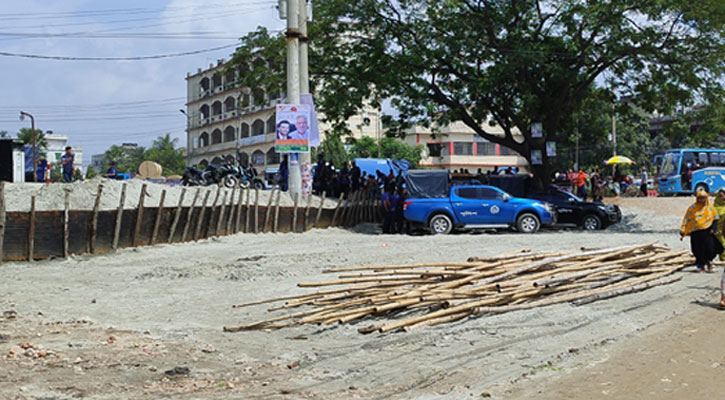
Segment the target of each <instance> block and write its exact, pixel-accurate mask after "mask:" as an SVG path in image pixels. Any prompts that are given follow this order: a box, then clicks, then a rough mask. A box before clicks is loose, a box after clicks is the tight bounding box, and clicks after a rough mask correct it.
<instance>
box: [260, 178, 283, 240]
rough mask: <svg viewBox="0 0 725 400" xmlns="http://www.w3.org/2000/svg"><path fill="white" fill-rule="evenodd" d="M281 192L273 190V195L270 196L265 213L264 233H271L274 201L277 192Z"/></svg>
mask: <svg viewBox="0 0 725 400" xmlns="http://www.w3.org/2000/svg"><path fill="white" fill-rule="evenodd" d="M277 191H279V189H274V190H272V193H270V194H269V201H268V202H267V209H266V210H265V212H264V225H263V226H262V232H264V233H267V232H269V228H268V227H269V218H270V217H271V216H272V200H274V195H275V192H277Z"/></svg>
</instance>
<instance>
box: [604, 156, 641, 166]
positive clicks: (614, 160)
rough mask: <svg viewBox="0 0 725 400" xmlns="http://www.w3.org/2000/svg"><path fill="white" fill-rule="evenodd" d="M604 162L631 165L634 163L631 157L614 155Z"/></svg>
mask: <svg viewBox="0 0 725 400" xmlns="http://www.w3.org/2000/svg"><path fill="white" fill-rule="evenodd" d="M604 164H606V165H612V164H627V165H631V164H634V161H632V160H631V159H630V158H629V157H625V156H614V157H612V158H610V159H609V160H607V161H605V162H604Z"/></svg>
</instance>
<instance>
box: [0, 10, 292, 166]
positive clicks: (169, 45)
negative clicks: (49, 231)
mask: <svg viewBox="0 0 725 400" xmlns="http://www.w3.org/2000/svg"><path fill="white" fill-rule="evenodd" d="M0 4H1V5H2V7H0V70H1V71H2V73H1V74H0V131H7V132H8V133H10V135H11V136H15V134H16V133H17V132H18V131H19V130H20V128H26V127H27V128H30V120H29V119H25V121H20V120H19V116H20V111H24V112H27V113H30V114H32V115H33V116H34V117H35V124H36V129H41V130H43V131H53V133H55V134H63V135H67V136H69V142H70V143H69V144H70V145H71V146H83V161H84V164H85V165H88V164H89V163H90V161H91V155H93V154H99V153H103V152H104V151H105V150H106V149H107V148H109V147H110V146H111V145H114V144H121V143H129V142H130V143H138V144H139V145H141V146H150V145H151V144H152V143H153V140H154V139H155V138H157V137H158V136H161V135H164V134H166V133H170V134H171V135H172V137H174V138H178V139H179V142H178V145H179V146H183V147H185V146H186V134H185V129H186V117H185V116H184V115H183V114H181V113H180V112H179V110H180V109H185V108H186V107H185V103H186V81H185V77H186V74H187V73H189V72H190V73H195V72H196V71H197V69H198V68H202V69H204V68H208V67H209V64H212V63H216V60H218V59H220V58H227V59H228V58H229V55H230V54H231V53H232V52H233V51H234V47H233V46H234V44H236V43H238V38H239V37H241V36H244V35H245V34H246V33H248V32H250V31H254V30H256V28H257V27H258V26H265V27H267V28H268V29H270V30H282V29H283V28H284V26H285V23H284V21H282V20H280V19H279V17H278V13H277V10H276V8H275V6H276V4H277V1H276V0H237V1H231V2H223V1H221V0H208V1H202V0H125V1H98V0H96V1H89V0H85V1H81V0H25V1H22V2H20V1H11V0H0ZM221 46H230V47H227V48H224V49H219V50H214V51H209V52H201V53H198V54H193V55H184V56H178V57H168V58H160V59H150V60H132V61H131V60H128V61H126V60H123V61H117V60H113V61H100V60H55V59H41V58H25V57H19V56H17V55H32V56H53V57H56V56H57V57H70V58H78V57H85V58H108V57H114V58H129V57H145V56H156V55H167V54H178V53H186V52H195V51H199V50H206V49H212V48H218V47H221Z"/></svg>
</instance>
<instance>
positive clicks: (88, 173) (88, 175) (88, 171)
mask: <svg viewBox="0 0 725 400" xmlns="http://www.w3.org/2000/svg"><path fill="white" fill-rule="evenodd" d="M96 176H98V172H96V169H95V168H93V166H92V165H89V166H88V168H86V179H93V178H95V177H96Z"/></svg>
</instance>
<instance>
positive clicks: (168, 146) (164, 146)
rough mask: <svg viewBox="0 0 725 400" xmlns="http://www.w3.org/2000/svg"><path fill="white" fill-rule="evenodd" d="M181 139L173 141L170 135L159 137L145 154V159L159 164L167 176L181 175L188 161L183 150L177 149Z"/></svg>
mask: <svg viewBox="0 0 725 400" xmlns="http://www.w3.org/2000/svg"><path fill="white" fill-rule="evenodd" d="M178 142H179V139H176V138H175V139H172V138H171V135H170V134H168V133H167V134H166V135H164V136H159V137H158V138H157V139H156V140H154V144H153V145H152V146H151V148H150V149H148V150H147V151H146V152H145V154H144V156H143V157H144V159H145V160H148V161H154V162H157V163H159V164H160V165H161V166H162V167H163V168H164V174H165V175H167V176H168V175H180V174H182V173H184V169H185V168H186V160H185V158H184V151H183V149H182V148H176V144H177V143H178Z"/></svg>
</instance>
